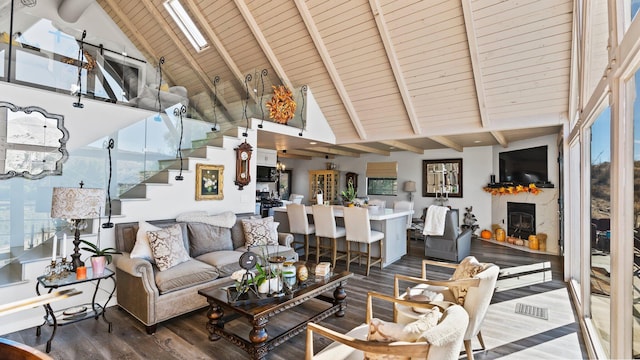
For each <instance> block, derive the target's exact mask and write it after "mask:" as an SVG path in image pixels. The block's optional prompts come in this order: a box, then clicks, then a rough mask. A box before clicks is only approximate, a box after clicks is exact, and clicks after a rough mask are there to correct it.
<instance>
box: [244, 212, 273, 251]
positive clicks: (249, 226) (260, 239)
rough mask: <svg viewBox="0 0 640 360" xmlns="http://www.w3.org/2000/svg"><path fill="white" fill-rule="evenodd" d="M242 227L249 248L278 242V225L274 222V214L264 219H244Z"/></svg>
mask: <svg viewBox="0 0 640 360" xmlns="http://www.w3.org/2000/svg"><path fill="white" fill-rule="evenodd" d="M242 228H243V230H244V239H245V246H246V247H247V248H249V247H252V246H264V245H277V244H278V231H277V225H275V223H274V222H273V217H272V216H269V217H266V218H262V219H242Z"/></svg>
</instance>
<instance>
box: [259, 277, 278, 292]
mask: <svg viewBox="0 0 640 360" xmlns="http://www.w3.org/2000/svg"><path fill="white" fill-rule="evenodd" d="M280 291H282V281H281V280H280V278H279V277H275V278H271V279H267V280H265V281H264V282H263V283H262V284H260V285H258V292H259V293H261V294H273V293H277V292H280Z"/></svg>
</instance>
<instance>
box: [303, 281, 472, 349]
mask: <svg viewBox="0 0 640 360" xmlns="http://www.w3.org/2000/svg"><path fill="white" fill-rule="evenodd" d="M373 298H376V299H381V300H384V301H387V302H391V303H393V304H402V305H405V306H410V307H412V306H413V307H419V308H433V307H435V306H436V305H432V304H428V303H425V302H413V301H408V300H403V299H398V298H394V297H391V296H387V295H382V294H378V293H374V292H369V294H368V295H367V313H366V323H365V324H362V325H360V326H358V327H356V328H354V329H352V330H351V331H349V332H348V333H346V334H342V333H339V332H337V331H333V330H330V329H327V328H325V327H323V326H321V325H318V324H315V323H309V324H307V349H306V356H305V359H306V360H312V359H316V360H325V359H326V360H343V359H348V360H356V359H357V360H362V359H363V357H364V353H365V352H367V353H376V354H384V355H387V356H388V355H397V356H402V357H407V356H408V357H411V358H412V359H427V360H436V359H437V360H454V359H458V357H459V355H460V348H461V347H462V340H463V336H464V332H465V329H466V328H467V323H468V321H469V316H468V315H467V313H466V311H464V309H463V308H462V307H461V306H459V305H455V304H451V303H442V304H441V306H439V307H440V308H441V309H442V310H443V315H442V317H441V319H440V321H439V323H438V324H437V325H436V326H434V327H432V328H431V329H429V330H426V331H425V332H424V333H422V335H421V336H420V338H419V339H418V340H417V341H416V342H406V341H396V342H379V341H368V340H367V336H368V334H369V323H370V322H371V319H372V318H373V309H372V299H373ZM314 333H316V334H319V335H322V336H324V337H327V338H329V339H331V340H333V341H334V342H333V343H331V344H329V346H327V347H326V348H324V349H323V350H322V351H320V352H318V353H317V354H315V355H314V351H313V334H314Z"/></svg>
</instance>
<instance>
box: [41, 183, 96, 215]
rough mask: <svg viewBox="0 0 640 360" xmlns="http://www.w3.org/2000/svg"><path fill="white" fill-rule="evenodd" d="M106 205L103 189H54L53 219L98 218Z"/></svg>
mask: <svg viewBox="0 0 640 360" xmlns="http://www.w3.org/2000/svg"><path fill="white" fill-rule="evenodd" d="M103 205H104V190H103V189H87V188H61V187H58V188H53V195H52V197H51V217H52V218H54V219H91V218H97V217H99V216H100V215H101V214H100V209H101V208H102V207H103Z"/></svg>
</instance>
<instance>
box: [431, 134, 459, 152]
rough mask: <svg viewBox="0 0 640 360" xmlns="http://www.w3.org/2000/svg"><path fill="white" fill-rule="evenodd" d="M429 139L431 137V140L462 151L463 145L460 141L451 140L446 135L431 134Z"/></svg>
mask: <svg viewBox="0 0 640 360" xmlns="http://www.w3.org/2000/svg"><path fill="white" fill-rule="evenodd" d="M429 139H431V140H433V141H435V142H437V143H440V144H442V145H444V146H446V147H450V148H452V149H453V150H456V151H459V152H462V145H460V144H458V143H455V142H453V141H452V140H449V139H447V138H446V137H444V136H430V137H429Z"/></svg>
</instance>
